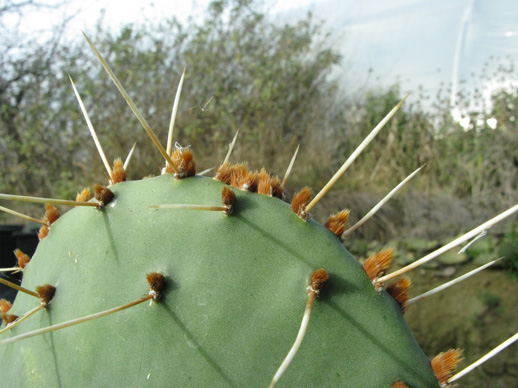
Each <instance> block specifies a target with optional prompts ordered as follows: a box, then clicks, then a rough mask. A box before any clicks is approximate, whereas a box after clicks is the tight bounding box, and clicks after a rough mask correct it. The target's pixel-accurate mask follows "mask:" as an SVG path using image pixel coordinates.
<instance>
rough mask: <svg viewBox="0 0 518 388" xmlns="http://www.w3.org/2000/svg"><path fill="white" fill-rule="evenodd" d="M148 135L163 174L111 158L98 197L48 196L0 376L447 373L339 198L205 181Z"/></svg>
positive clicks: (271, 378) (58, 379)
mask: <svg viewBox="0 0 518 388" xmlns="http://www.w3.org/2000/svg"><path fill="white" fill-rule="evenodd" d="M98 55H99V56H100V54H98ZM101 62H103V65H105V67H107V64H106V63H105V62H104V61H103V60H102V58H101ZM107 70H108V71H109V68H108V67H107ZM109 73H110V71H109ZM112 79H115V76H114V75H113V74H112ZM116 83H117V82H116ZM119 87H120V85H119ZM120 88H122V87H120ZM123 93H124V92H123ZM126 98H127V99H129V97H126ZM128 103H130V106H131V105H132V103H131V101H128ZM133 108H134V109H136V108H135V107H133ZM396 110H397V109H396ZM394 112H395V111H394ZM142 120H143V118H142ZM142 120H141V122H142ZM143 125H144V127H145V129H146V130H147V131H148V133H149V134H150V136H151V138H152V139H153V137H154V140H155V141H156V136H154V133H153V132H152V131H151V129H150V128H149V126H147V127H146V123H145V120H144V122H143ZM171 137H172V136H171ZM157 147H158V148H159V150H160V152H162V154H163V155H164V154H165V155H164V157H165V159H166V161H167V166H166V167H167V168H165V171H164V172H163V174H161V175H160V176H157V177H153V178H149V179H143V180H140V181H125V176H124V175H125V172H124V171H125V170H124V168H123V166H122V162H121V161H117V162H116V163H115V165H114V168H113V169H111V168H110V167H108V166H107V169H108V171H109V175H110V178H111V180H110V186H109V187H102V186H96V188H95V198H94V199H89V194H88V192H87V191H86V192H85V193H83V198H78V199H79V201H78V202H71V203H69V204H72V205H76V207H75V208H73V209H72V210H70V211H68V212H67V213H66V214H64V215H62V216H61V217H59V218H58V215H56V213H55V211H54V208H53V207H52V206H50V205H48V206H47V215H46V217H45V219H44V220H43V222H42V223H43V226H42V230H41V231H40V237H41V242H40V244H39V246H38V248H37V251H36V253H35V254H34V256H33V258H32V259H31V261H30V262H29V263H27V259H26V258H23V261H21V262H23V267H22V265H21V264H20V270H23V272H24V276H23V283H22V287H21V288H19V289H20V291H24V292H19V293H18V296H17V298H16V302H15V303H14V305H13V306H12V307H11V306H8V304H7V302H5V301H4V302H3V304H2V305H0V307H1V308H2V317H3V319H4V320H5V321H6V323H8V322H12V323H10V324H9V326H7V327H6V328H4V329H3V330H2V331H8V333H4V334H3V335H2V336H1V337H0V348H1V351H0V368H1V372H0V373H1V379H2V382H3V384H6V385H7V384H9V385H10V386H17V387H68V386H84V387H87V386H91V387H114V386H153V387H164V386H177V387H267V386H270V387H273V386H274V385H276V386H279V387H317V386H318V387H321V386H324V387H338V386H349V387H369V388H370V387H372V388H378V387H380V388H382V387H386V388H389V387H405V386H408V387H420V388H421V387H440V386H447V385H448V384H449V381H448V379H449V378H450V377H451V375H452V373H451V372H452V369H453V367H454V365H455V364H456V362H457V361H458V359H459V357H460V355H459V353H458V352H456V351H450V352H446V353H444V354H441V355H439V356H438V357H437V358H435V359H434V360H433V362H432V361H430V359H429V358H428V357H427V356H426V355H425V354H424V353H423V351H422V350H421V349H420V347H419V346H418V344H417V343H416V341H415V339H414V337H413V336H412V333H411V332H410V330H409V328H408V326H407V325H406V323H405V320H404V317H403V313H404V309H405V306H406V302H407V297H406V292H407V288H408V286H409V281H408V280H406V279H403V280H396V281H394V282H393V283H387V284H386V285H385V284H384V282H382V281H381V279H382V278H383V275H384V273H385V271H386V270H387V268H388V265H389V262H390V259H391V256H392V252H391V251H390V250H385V251H382V252H380V253H379V254H377V255H374V256H373V257H371V258H370V259H369V260H367V261H366V262H365V263H364V264H363V265H362V264H361V263H360V262H359V261H358V260H357V259H356V258H354V257H353V256H352V255H351V254H350V253H349V252H348V251H347V249H346V248H345V247H344V244H343V241H342V238H341V237H343V236H344V234H345V233H344V227H345V223H346V220H347V215H348V212H347V211H344V212H340V213H338V214H337V215H334V216H331V217H330V218H329V220H328V222H327V223H326V225H321V224H319V223H317V222H315V221H314V220H312V219H311V218H310V217H309V215H310V214H309V210H310V209H311V207H312V206H313V205H314V203H315V202H313V201H311V191H310V190H309V189H308V188H305V189H303V190H301V191H300V192H299V193H298V194H296V195H295V196H294V197H293V200H292V201H291V206H290V204H288V203H286V202H285V201H284V200H283V198H284V197H285V196H284V194H283V193H282V189H283V184H281V183H280V181H279V180H278V179H277V178H275V177H272V176H271V175H270V174H268V173H267V172H266V171H264V170H262V171H261V172H260V173H255V172H251V171H249V170H248V169H247V167H246V165H244V164H241V165H232V164H230V163H228V162H224V163H223V164H222V165H221V167H220V168H219V170H218V171H217V173H216V176H215V179H212V178H208V177H204V176H200V175H196V171H195V162H194V159H193V153H192V151H191V150H190V149H184V148H181V147H178V148H177V149H176V150H175V151H174V153H173V152H171V151H172V150H171V149H170V148H171V147H168V149H167V150H165V149H164V148H163V147H162V146H161V145H160V144H157ZM99 148H100V146H99ZM101 154H102V153H101ZM342 172H343V171H342ZM322 195H323V194H322ZM317 197H318V196H317ZM317 197H315V198H317ZM3 198H7V197H3ZM11 199H12V198H11ZM34 200H38V201H42V202H47V200H46V199H34ZM79 205H85V206H79ZM17 256H18V255H17ZM19 256H20V257H22V254H21V253H20V254H19ZM146 279H147V281H148V283H149V284H148V285H147V284H146ZM33 290H36V291H33ZM148 291H149V292H148ZM38 300H39V302H38ZM148 301H149V303H144V302H148ZM27 311H29V313H28V314H25V315H24V313H26V312H27ZM8 312H9V313H10V314H8ZM11 313H15V314H19V315H21V318H18V319H16V318H15V317H14V316H12V315H11ZM95 318H99V319H95ZM22 319H23V321H22ZM301 320H302V324H301ZM18 323H19V324H18ZM7 329H9V330H7ZM294 342H295V343H294ZM283 360H284V361H283Z"/></svg>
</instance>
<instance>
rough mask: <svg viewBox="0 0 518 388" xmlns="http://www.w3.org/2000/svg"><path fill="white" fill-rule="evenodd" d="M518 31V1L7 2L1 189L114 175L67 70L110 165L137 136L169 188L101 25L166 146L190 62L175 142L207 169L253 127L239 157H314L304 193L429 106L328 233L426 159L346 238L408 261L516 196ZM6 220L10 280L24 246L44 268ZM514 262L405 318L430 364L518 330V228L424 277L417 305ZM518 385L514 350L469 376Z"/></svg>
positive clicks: (362, 175) (384, 154) (357, 187)
mask: <svg viewBox="0 0 518 388" xmlns="http://www.w3.org/2000/svg"><path fill="white" fill-rule="evenodd" d="M517 21H518V3H517V2H516V1H512V0H500V1H498V2H495V1H489V0H458V1H455V2H437V1H430V0H395V1H391V2H384V1H381V0H365V1H361V2H360V1H350V0H320V1H318V0H314V1H300V0H299V1H281V0H279V1H275V0H264V1H255V0H219V1H217V0H212V1H209V0H203V1H195V0H193V1H190V2H189V1H165V0H156V1H154V2H149V3H145V2H127V1H121V0H113V1H110V2H103V1H90V2H82V1H78V0H68V1H67V0H63V1H60V0H56V1H50V0H49V1H46V0H41V1H31V0H12V1H5V0H2V1H0V53H1V55H0V174H1V179H0V192H2V193H15V194H25V195H36V196H46V197H59V198H67V199H73V198H74V197H75V195H76V193H77V192H78V191H80V190H81V189H82V188H83V187H88V186H92V184H94V183H97V182H104V181H105V172H104V167H103V164H102V162H101V160H100V158H99V156H98V154H97V151H96V149H95V146H94V143H93V141H92V139H91V137H90V135H89V131H88V128H87V126H86V124H85V121H84V119H83V116H82V113H81V111H80V109H79V106H78V104H77V101H76V98H75V96H74V93H73V90H72V87H71V86H70V82H69V80H68V76H69V75H70V76H71V77H72V78H73V79H74V81H75V83H76V85H77V88H78V90H79V93H80V94H81V96H82V98H83V100H84V102H85V105H86V108H87V109H88V112H89V114H90V117H91V118H92V122H93V125H94V126H95V128H96V130H97V133H98V136H99V138H100V140H101V143H102V144H103V148H104V150H105V152H106V153H107V156H108V158H109V159H114V158H116V157H119V156H120V157H122V158H123V159H124V158H125V157H126V155H127V154H128V152H129V150H130V149H131V147H132V145H133V144H134V143H135V142H136V143H137V146H136V150H135V154H134V156H133V159H132V162H131V165H130V167H129V172H128V173H129V178H130V179H140V178H141V177H143V176H147V175H149V174H159V171H160V168H161V167H162V164H163V162H162V160H161V156H160V154H159V153H158V152H156V150H155V149H154V147H153V146H152V144H151V142H150V141H149V140H148V138H147V135H146V134H145V133H144V131H143V130H142V128H141V127H140V124H139V123H138V121H137V120H136V119H135V118H134V116H133V114H132V113H131V111H130V110H129V108H128V107H127V105H126V103H125V102H124V101H123V100H122V98H121V97H120V96H119V95H118V92H117V91H116V89H115V87H114V86H113V84H112V82H111V81H110V80H109V79H108V77H107V76H106V74H105V72H104V70H103V69H102V68H101V66H100V64H99V63H98V62H97V60H96V59H95V57H94V54H93V53H92V51H91V49H90V48H89V47H88V45H87V43H86V41H85V39H84V38H83V36H82V34H81V30H83V31H85V32H86V33H87V34H88V35H89V37H90V38H91V39H92V41H93V42H94V43H95V44H96V46H97V47H98V49H99V50H100V51H101V52H102V53H103V55H104V56H105V57H106V59H107V61H108V62H109V63H110V65H111V66H112V68H113V69H114V71H115V72H116V74H117V76H118V77H119V79H120V80H121V81H122V83H123V84H124V85H125V87H126V89H127V90H128V92H129V94H130V95H131V96H132V98H133V99H134V101H135V103H136V104H137V106H138V107H139V109H140V110H141V111H142V113H143V114H144V116H145V117H146V119H147V120H148V121H149V123H150V125H151V127H152V128H153V129H154V130H155V132H157V134H158V136H159V137H160V139H161V140H162V142H163V143H165V140H166V138H167V128H168V125H169V120H170V114H171V107H172V103H173V100H174V95H175V92H176V87H177V85H178V82H179V80H180V76H181V73H182V70H183V69H184V67H185V68H186V78H185V83H184V86H183V91H182V98H181V102H180V106H179V111H178V116H177V119H176V129H175V140H176V141H178V142H179V143H180V144H181V145H183V146H187V145H192V147H193V150H194V152H195V155H196V159H197V165H198V170H199V171H201V170H204V169H206V168H210V167H216V166H218V165H219V164H220V163H221V161H222V160H223V159H224V157H225V154H226V152H227V149H228V143H229V142H230V141H231V140H232V138H233V136H234V134H235V133H236V131H237V130H238V129H239V130H240V135H239V138H238V140H237V145H236V147H235V148H234V151H233V154H232V160H233V161H234V162H240V161H247V162H248V164H249V166H250V167H251V168H254V169H260V168H261V167H263V166H264V167H265V168H266V169H267V170H269V171H271V172H273V173H276V174H279V175H281V177H282V175H283V174H284V172H285V170H286V167H287V165H288V164H289V161H290V159H291V156H292V154H293V152H294V150H295V148H296V147H297V145H298V144H300V146H301V148H300V152H299V156H298V159H297V161H296V163H295V167H294V169H293V173H292V176H291V178H290V180H289V182H288V186H287V191H288V196H290V194H293V193H294V192H295V191H296V190H298V189H300V188H301V187H302V186H304V185H309V186H311V187H313V189H314V190H315V191H317V190H320V188H321V187H322V186H323V185H324V184H325V183H326V182H327V180H328V179H329V178H330V177H331V176H332V175H333V174H334V172H335V171H336V170H337V169H338V168H339V166H340V165H341V164H342V163H343V162H344V161H345V159H346V158H347V157H348V156H349V155H350V154H351V152H352V151H353V150H354V149H355V148H356V146H357V145H358V144H359V143H360V142H361V141H362V140H363V138H364V137H365V136H366V135H367V134H368V133H369V132H370V130H371V129H372V128H373V127H374V126H375V125H376V124H377V123H378V122H379V121H380V120H381V119H382V118H383V117H384V116H385V114H386V113H387V112H388V111H389V110H390V109H391V108H392V107H393V106H394V105H395V104H396V103H397V102H398V101H399V100H400V99H401V98H402V97H404V96H405V95H406V94H407V93H408V92H412V94H411V95H410V97H409V98H408V100H407V101H406V102H405V104H404V105H403V108H402V109H401V110H400V112H399V113H398V114H397V115H396V117H395V118H394V119H392V120H391V121H390V122H389V124H387V126H386V128H385V129H384V130H383V131H382V132H381V133H380V134H379V135H378V137H377V139H376V140H375V141H374V142H373V143H372V144H371V145H370V146H369V147H368V148H367V150H366V151H365V152H364V153H363V154H362V155H361V156H360V157H359V158H358V160H357V161H356V162H355V163H354V165H353V166H352V167H351V169H350V170H349V171H348V172H347V173H346V174H345V175H344V177H343V178H342V179H341V180H340V181H339V182H338V184H337V185H335V187H334V188H333V190H332V191H331V192H330V193H329V194H328V195H327V196H326V197H325V199H324V200H323V201H322V202H321V203H319V205H318V206H317V207H316V208H315V210H314V214H313V215H314V217H315V218H316V219H317V220H320V221H322V220H325V219H326V218H327V216H328V215H329V214H330V213H334V212H337V211H339V210H341V209H343V208H349V209H351V217H350V220H351V221H350V222H351V223H353V222H355V221H356V220H358V219H359V218H361V217H362V216H363V215H364V214H365V213H366V212H367V211H368V210H370V208H372V207H373V206H374V205H375V204H376V203H377V202H378V201H379V200H380V199H381V198H382V197H383V196H384V195H385V194H386V193H387V192H388V191H390V190H391V189H392V188H393V187H394V186H396V185H397V184H398V183H399V182H400V181H401V180H403V179H404V178H405V177H406V176H407V175H408V174H409V173H410V172H412V171H413V170H415V169H416V168H417V167H419V166H421V165H423V164H425V163H426V166H425V168H424V169H423V171H422V172H421V173H420V174H419V175H418V176H417V177H416V178H414V179H413V180H412V182H411V183H409V184H408V185H407V186H408V187H406V188H405V190H404V191H402V192H400V193H399V194H398V195H397V196H396V197H395V198H394V199H392V200H391V201H390V202H389V203H388V204H387V205H386V206H385V207H384V208H383V209H382V210H381V211H380V212H379V213H378V214H377V215H376V216H375V217H374V218H373V219H372V220H370V221H369V223H368V224H366V225H365V226H364V227H362V228H360V229H359V230H357V231H356V232H355V233H354V234H353V235H351V237H350V238H349V239H348V240H347V241H346V242H345V245H346V247H347V248H348V249H350V250H351V251H352V252H353V253H354V254H356V255H357V256H358V257H359V258H360V259H364V258H366V257H368V256H369V255H370V254H372V253H373V252H376V251H377V250H379V249H381V248H382V247H386V246H387V245H388V246H392V247H395V248H396V251H397V261H398V265H403V264H405V263H408V262H410V261H413V260H415V259H418V258H419V257H420V256H421V255H424V254H426V253H427V252H429V251H431V250H433V249H435V248H437V247H438V246H440V244H442V243H445V242H449V241H450V240H451V239H452V238H453V237H455V236H456V235H458V234H460V233H462V232H466V231H468V230H469V229H471V228H473V227H475V226H477V225H479V224H480V223H482V222H484V221H485V220H487V219H488V218H490V217H492V216H494V215H496V214H497V213H499V212H501V211H503V210H505V209H507V208H508V207H510V206H512V205H514V204H516V202H517V198H518V195H517V194H518V124H517V122H516V117H517V114H518V70H517V69H516V67H515V61H516V60H518V22H517ZM4 202H5V201H4ZM0 205H2V206H7V207H10V208H11V209H14V210H17V211H20V212H23V213H25V214H29V215H32V216H34V217H37V218H41V216H42V213H43V209H42V207H41V206H36V205H27V204H21V203H9V204H5V203H2V204H0ZM63 210H65V209H63ZM0 224H1V225H0V238H2V240H0V241H1V247H2V250H1V252H0V261H1V264H0V267H5V266H11V265H13V263H14V261H15V259H14V255H13V254H12V251H13V250H14V248H15V247H17V246H18V247H20V248H21V247H22V246H23V247H25V250H26V251H27V252H26V253H29V254H32V252H33V251H34V248H35V244H36V243H37V240H36V241H35V240H34V239H35V233H34V230H33V229H34V226H32V225H28V224H24V225H22V221H21V220H20V219H17V218H14V217H12V216H10V215H8V214H4V213H1V214H0ZM498 257H504V260H503V261H502V262H501V264H500V265H499V268H498V269H496V270H491V271H487V272H485V273H483V274H479V275H477V278H476V279H473V280H469V281H467V282H465V284H464V285H460V286H457V289H456V290H455V291H453V292H445V293H443V294H444V295H439V296H434V297H431V298H429V300H426V301H423V302H419V305H416V306H415V307H414V308H412V309H411V310H410V311H409V312H408V313H407V319H408V320H409V322H410V325H411V326H412V328H413V329H414V331H415V333H416V337H417V339H418V341H419V342H420V343H421V344H422V346H423V348H424V350H425V352H426V353H427V354H428V355H430V356H433V355H435V354H437V353H438V352H440V351H443V350H447V349H448V348H449V347H462V348H464V349H465V357H466V359H467V361H474V360H476V359H477V358H478V357H480V356H482V355H483V354H484V353H485V352H487V351H489V350H490V349H491V348H492V347H494V346H496V345H497V344H498V343H500V342H502V341H503V340H505V339H506V338H507V337H509V336H510V335H512V334H514V333H515V331H516V327H517V325H518V312H517V309H516V306H517V305H518V296H517V295H518V292H517V291H518V282H517V277H518V220H517V218H516V217H512V218H511V219H510V220H509V221H507V222H504V223H502V224H500V225H497V226H495V227H494V228H492V230H491V231H490V233H489V235H488V236H486V237H485V238H483V239H481V240H479V241H478V242H477V243H476V244H474V245H473V246H472V247H471V248H470V249H469V250H468V251H467V252H466V253H464V254H457V252H453V253H452V254H450V255H445V257H444V258H442V259H440V260H437V261H436V262H433V263H432V264H430V265H429V266H428V267H427V268H425V269H422V270H418V271H415V273H413V274H412V278H413V281H414V284H415V286H414V291H413V292H414V293H415V295H417V294H418V293H420V291H425V290H427V289H428V288H430V287H432V286H434V285H436V284H439V283H441V282H443V281H444V280H445V278H449V277H452V276H457V275H459V274H461V273H464V272H466V271H468V270H469V269H472V268H474V267H475V266H478V265H480V264H484V263H486V262H488V261H489V260H492V259H495V258H498ZM516 381H518V347H517V346H514V348H510V349H508V350H506V354H502V355H500V356H499V357H497V359H495V360H493V361H490V362H489V363H487V364H485V365H484V366H483V367H480V368H479V369H477V370H476V371H475V372H473V373H472V374H471V375H469V376H468V377H466V378H464V379H463V380H462V381H461V382H462V383H463V385H464V386H470V387H509V386H513V385H515V384H516Z"/></svg>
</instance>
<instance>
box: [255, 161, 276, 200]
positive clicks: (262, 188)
mask: <svg viewBox="0 0 518 388" xmlns="http://www.w3.org/2000/svg"><path fill="white" fill-rule="evenodd" d="M257 192H258V193H259V194H263V195H269V196H271V195H272V178H271V177H270V174H268V172H266V170H265V169H264V167H263V168H261V171H260V172H259V174H257Z"/></svg>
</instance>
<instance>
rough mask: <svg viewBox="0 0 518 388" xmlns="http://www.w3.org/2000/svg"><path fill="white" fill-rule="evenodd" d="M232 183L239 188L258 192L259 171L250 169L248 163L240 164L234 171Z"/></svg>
mask: <svg viewBox="0 0 518 388" xmlns="http://www.w3.org/2000/svg"><path fill="white" fill-rule="evenodd" d="M230 184H231V185H232V186H233V187H236V188H238V189H241V190H245V191H250V192H252V193H256V192H257V184H258V179H257V173H255V172H254V171H249V170H248V166H247V164H246V163H241V164H238V165H236V166H235V168H234V169H233V171H232V179H231V183H230Z"/></svg>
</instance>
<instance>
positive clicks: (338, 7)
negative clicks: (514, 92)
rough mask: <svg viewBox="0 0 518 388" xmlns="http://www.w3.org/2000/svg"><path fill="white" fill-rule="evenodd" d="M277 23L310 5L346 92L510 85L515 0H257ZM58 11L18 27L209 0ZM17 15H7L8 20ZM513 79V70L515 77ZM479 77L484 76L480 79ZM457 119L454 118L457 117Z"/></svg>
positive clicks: (142, 13) (517, 42)
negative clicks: (504, 70)
mask: <svg viewBox="0 0 518 388" xmlns="http://www.w3.org/2000/svg"><path fill="white" fill-rule="evenodd" d="M42 1H47V2H50V3H52V2H57V1H60V0H42ZM263 1H264V3H265V5H266V7H265V8H266V9H267V10H269V12H270V14H272V15H273V17H274V19H275V20H276V21H277V22H281V23H284V22H294V21H295V20H296V19H297V18H300V17H304V16H305V15H306V13H307V11H308V10H311V11H312V12H313V14H314V16H315V19H322V20H323V21H324V22H325V24H324V28H326V29H327V30H329V31H330V33H331V42H332V44H333V46H334V48H336V49H337V50H338V51H340V52H341V53H342V55H343V61H342V66H341V67H340V68H338V69H337V70H336V74H334V75H336V76H337V77H338V79H339V80H340V81H341V82H342V83H343V84H344V85H347V86H348V87H351V88H353V89H356V88H357V89H361V88H364V89H365V88H376V87H388V86H390V85H393V84H394V83H396V82H399V83H400V85H401V89H402V92H403V93H405V92H408V91H414V92H415V91H416V90H418V89H419V87H422V88H423V90H424V91H425V93H427V94H429V95H431V96H434V95H435V94H436V93H438V92H439V91H440V90H442V89H444V88H446V87H448V86H449V85H450V86H451V88H452V91H451V92H450V93H449V95H450V96H451V97H453V98H456V97H455V96H456V93H457V92H458V91H462V90H465V89H471V90H474V89H475V88H478V89H479V90H480V91H481V93H482V94H484V93H485V94H486V96H487V95H489V93H490V92H491V91H492V90H494V89H495V88H498V87H502V86H505V85H507V86H509V85H511V84H512V85H515V86H516V83H517V81H518V80H516V79H513V78H512V77H508V78H506V77H505V75H504V77H503V78H502V79H497V78H498V77H497V74H493V73H495V72H496V69H498V67H499V66H501V65H502V64H508V63H511V62H513V61H516V60H518V1H516V0H498V1H495V0H455V1H436V0H391V1H384V0H362V1H358V0H263ZM69 3H70V6H69V7H68V8H67V9H66V10H65V11H63V10H62V9H60V10H59V11H58V12H50V11H49V12H47V13H46V14H45V15H43V14H42V13H41V11H38V13H33V14H28V15H24V18H23V22H24V24H23V25H22V27H21V28H22V29H23V30H26V29H37V28H38V26H41V28H43V29H44V28H45V27H46V26H48V25H49V24H52V23H53V20H55V21H59V20H61V18H62V17H63V12H66V14H68V15H71V14H76V15H75V17H74V19H73V20H72V22H71V23H70V27H69V29H68V30H67V34H68V35H69V38H72V37H74V36H79V35H80V31H81V29H84V30H85V31H86V32H87V33H88V31H89V30H93V29H94V28H95V24H96V22H97V21H98V20H99V18H100V15H101V9H103V8H104V9H105V11H104V21H105V23H109V25H110V26H112V27H113V28H117V27H118V26H120V25H122V24H126V23H132V22H139V21H143V20H146V19H147V20H149V21H158V20H160V18H162V17H164V16H172V15H175V16H176V17H177V18H178V19H180V20H181V21H185V20H187V18H188V17H189V16H194V17H195V18H196V15H201V14H202V13H203V11H204V10H205V8H206V6H207V4H208V3H209V0H191V1H188V0H154V1H152V2H141V1H128V0H110V1H109V2H108V1H101V0H90V1H85V0H70V2H69ZM16 20H17V19H16V18H13V20H12V22H13V23H14V22H15V21H16ZM514 76H515V77H516V74H514ZM484 77H486V78H484ZM460 119H461V117H459V120H460Z"/></svg>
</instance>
